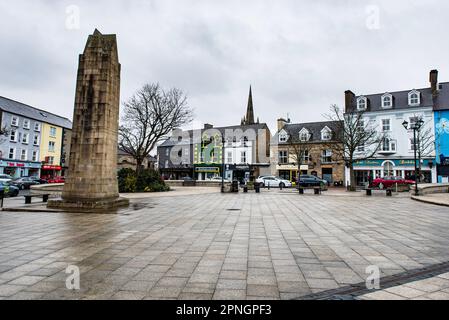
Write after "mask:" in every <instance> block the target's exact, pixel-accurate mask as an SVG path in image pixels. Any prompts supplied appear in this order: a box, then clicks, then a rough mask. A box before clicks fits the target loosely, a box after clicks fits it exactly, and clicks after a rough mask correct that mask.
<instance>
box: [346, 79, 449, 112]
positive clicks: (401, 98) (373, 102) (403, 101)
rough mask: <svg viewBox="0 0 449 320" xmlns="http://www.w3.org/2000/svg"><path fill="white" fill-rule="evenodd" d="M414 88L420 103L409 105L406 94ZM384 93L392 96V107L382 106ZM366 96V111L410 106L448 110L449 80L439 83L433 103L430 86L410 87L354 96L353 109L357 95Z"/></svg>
mask: <svg viewBox="0 0 449 320" xmlns="http://www.w3.org/2000/svg"><path fill="white" fill-rule="evenodd" d="M412 90H416V91H418V92H419V93H420V94H421V103H420V104H419V105H418V106H409V104H408V94H409V93H410V92H411V91H412ZM385 93H389V94H391V95H392V96H393V107H392V108H389V109H384V108H382V96H383V95H384V94H385ZM362 96H363V97H366V98H367V99H368V108H367V109H366V112H375V111H384V110H403V109H412V108H420V107H421V108H423V107H429V108H432V107H433V108H434V110H448V109H449V82H444V83H440V84H439V94H438V96H437V98H436V99H435V103H434V100H433V97H432V90H431V88H430V87H428V88H421V89H410V90H404V91H395V92H383V93H377V94H368V95H360V96H356V97H355V98H354V99H353V101H352V108H353V110H356V109H357V99H358V98H359V97H362Z"/></svg>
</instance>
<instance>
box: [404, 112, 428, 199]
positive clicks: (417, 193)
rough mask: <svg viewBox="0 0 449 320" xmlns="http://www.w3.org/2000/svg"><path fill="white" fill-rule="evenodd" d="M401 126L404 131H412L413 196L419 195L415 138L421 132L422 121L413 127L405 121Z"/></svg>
mask: <svg viewBox="0 0 449 320" xmlns="http://www.w3.org/2000/svg"><path fill="white" fill-rule="evenodd" d="M402 125H403V126H404V128H405V130H407V131H408V130H413V151H414V160H415V195H416V196H418V195H419V191H418V164H417V161H418V159H417V147H418V144H417V141H416V136H417V133H418V134H419V131H420V130H421V128H422V126H423V125H424V121H423V120H422V119H419V120H418V121H417V122H415V123H414V124H413V125H411V126H410V127H409V123H408V121H407V120H405V121H404V122H403V123H402Z"/></svg>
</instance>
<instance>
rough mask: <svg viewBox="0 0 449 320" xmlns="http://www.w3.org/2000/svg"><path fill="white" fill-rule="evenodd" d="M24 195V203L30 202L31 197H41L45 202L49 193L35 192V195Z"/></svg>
mask: <svg viewBox="0 0 449 320" xmlns="http://www.w3.org/2000/svg"><path fill="white" fill-rule="evenodd" d="M24 197H25V204H31V199H33V198H42V202H44V203H47V202H48V198H49V197H50V194H35V195H27V196H24Z"/></svg>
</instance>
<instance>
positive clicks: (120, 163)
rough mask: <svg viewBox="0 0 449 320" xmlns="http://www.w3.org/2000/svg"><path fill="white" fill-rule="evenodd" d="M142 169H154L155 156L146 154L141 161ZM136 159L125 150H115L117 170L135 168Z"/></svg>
mask: <svg viewBox="0 0 449 320" xmlns="http://www.w3.org/2000/svg"><path fill="white" fill-rule="evenodd" d="M142 166H143V167H144V169H151V170H155V167H156V158H155V157H153V156H148V157H147V158H146V159H145V160H144V161H143V163H142ZM136 168H137V161H136V159H134V157H133V156H131V155H130V154H128V153H126V152H125V151H123V150H121V149H118V151H117V170H121V169H132V170H136Z"/></svg>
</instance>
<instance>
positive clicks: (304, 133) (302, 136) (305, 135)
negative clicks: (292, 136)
mask: <svg viewBox="0 0 449 320" xmlns="http://www.w3.org/2000/svg"><path fill="white" fill-rule="evenodd" d="M309 139H310V133H309V130H307V129H306V128H304V129H302V130H301V131H300V132H299V140H300V141H302V142H305V141H309Z"/></svg>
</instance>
